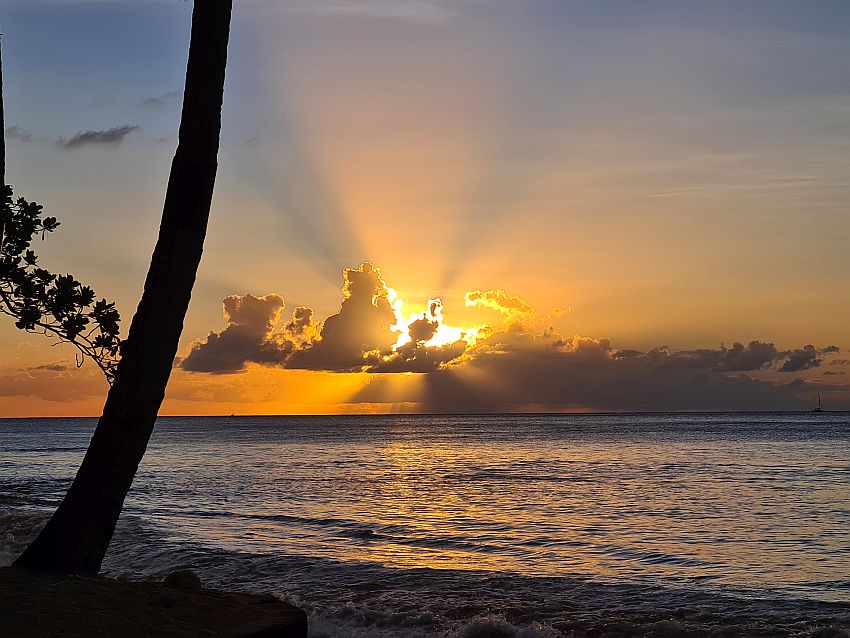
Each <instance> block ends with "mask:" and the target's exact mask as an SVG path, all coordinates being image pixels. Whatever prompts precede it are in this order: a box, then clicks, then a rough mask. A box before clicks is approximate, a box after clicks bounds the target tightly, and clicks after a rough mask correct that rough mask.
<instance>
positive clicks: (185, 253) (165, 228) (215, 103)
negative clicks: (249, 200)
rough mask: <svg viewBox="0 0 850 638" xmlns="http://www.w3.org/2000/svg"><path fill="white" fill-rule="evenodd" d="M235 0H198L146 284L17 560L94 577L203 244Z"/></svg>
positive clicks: (155, 402)
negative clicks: (117, 354)
mask: <svg viewBox="0 0 850 638" xmlns="http://www.w3.org/2000/svg"><path fill="white" fill-rule="evenodd" d="M232 4H233V3H232V0H196V2H195V7H194V11H193V15H192V41H191V45H190V47H189V63H188V67H187V71H186V87H185V93H184V98H183V115H182V119H181V122H180V139H179V143H178V146H177V152H176V154H175V156H174V161H173V163H172V165H171V175H170V177H169V180H168V191H167V193H166V196H165V206H164V209H163V214H162V222H161V225H160V229H159V238H158V240H157V243H156V248H155V249H154V253H153V258H152V259H151V265H150V269H149V270H148V276H147V280H146V281H145V290H144V293H143V295H142V299H141V301H140V302H139V307H138V308H137V310H136V314H135V316H134V317H133V322H132V325H131V326H130V332H129V336H128V338H127V340H126V342H125V344H124V346H123V348H122V356H121V362H120V364H119V367H118V373H117V377H116V379H115V383H114V384H113V385H112V388H111V389H110V391H109V395H108V396H107V399H106V405H105V406H104V408H103V416H101V417H100V420H99V421H98V424H97V429H96V430H95V433H94V436H93V437H92V440H91V443H90V444H89V448H88V451H87V452H86V455H85V458H84V459H83V463H82V465H81V466H80V469H79V471H78V472H77V476H76V478H75V479H74V482H73V484H72V485H71V488H70V490H69V491H68V493H67V495H66V496H65V498H64V500H63V501H62V503H61V504H60V505H59V508H58V509H57V510H56V512H55V513H54V514H53V517H52V518H51V519H50V521H49V522H48V523H47V525H46V526H45V528H44V529H43V530H42V531H41V533H40V534H39V535H38V537H37V538H36V539H35V540H34V541H33V542H32V544H30V546H29V547H27V549H26V550H25V551H24V553H23V554H22V555H21V557H20V558H18V560H17V561H16V562H15V565H16V566H20V567H25V568H29V569H37V570H41V571H50V572H65V573H73V574H80V575H84V576H92V575H96V574H97V573H98V571H100V565H101V562H102V561H103V557H104V555H105V554H106V549H107V547H108V546H109V541H110V539H111V538H112V534H113V532H114V531H115V524H116V523H117V521H118V516H119V515H120V513H121V508H122V506H123V504H124V498H125V496H126V495H127V492H128V491H129V489H130V485H131V484H132V482H133V476H134V475H135V473H136V469H137V468H138V465H139V462H140V461H141V460H142V456H143V455H144V453H145V448H146V447H147V443H148V439H149V438H150V435H151V432H152V431H153V427H154V422H155V421H156V415H157V412H158V410H159V407H160V405H161V404H162V400H163V398H164V396H165V386H166V384H167V383H168V377H169V375H170V374H171V366H172V363H173V361H174V356H175V355H176V353H177V345H178V341H179V339H180V333H181V332H182V330H183V319H184V317H185V315H186V309H187V308H188V305H189V298H190V296H191V293H192V286H193V284H194V283H195V275H196V273H197V269H198V263H199V262H200V259H201V252H202V250H203V243H204V235H205V234H206V228H207V219H208V217H209V211H210V203H211V201H212V193H213V184H214V183H215V174H216V168H217V155H218V145H219V133H220V130H221V104H222V95H223V91H224V71H225V65H226V62H227V42H228V37H229V32H230V15H231V8H232Z"/></svg>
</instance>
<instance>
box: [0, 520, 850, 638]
mask: <svg viewBox="0 0 850 638" xmlns="http://www.w3.org/2000/svg"><path fill="white" fill-rule="evenodd" d="M48 515H49V512H47V511H46V510H26V509H20V508H6V509H3V508H0V539H2V540H3V545H2V546H0V564H4V561H5V563H8V562H11V560H12V559H13V558H14V556H15V555H17V554H18V553H19V552H20V551H21V550H22V549H23V547H24V546H25V544H26V543H27V542H29V540H31V538H32V537H33V536H34V535H35V534H36V533H37V531H38V529H39V528H40V527H41V526H42V525H43V524H44V522H45V521H46V520H47V516H48ZM187 567H188V568H191V569H194V570H196V571H197V572H198V573H199V574H200V575H201V577H202V579H203V581H204V582H205V584H206V585H208V586H211V587H216V588H221V589H236V590H242V591H249V592H255V593H273V594H274V595H277V596H279V597H280V598H283V599H286V600H289V601H290V602H293V603H294V604H297V605H298V606H300V607H302V608H303V609H305V610H306V611H307V612H308V615H309V619H310V633H309V636H310V638H344V637H345V638H401V637H404V638H426V637H427V638H431V637H433V638H556V637H562V638H578V637H580V636H607V637H609V638H626V637H630V636H634V637H636V638H661V637H664V638H685V637H689V638H692V637H703V636H704V637H708V636H715V637H716V636H763V637H768V636H770V637H772V636H786V637H788V638H850V605H848V604H843V603H823V602H816V601H809V600H802V599H795V600H794V599H781V600H780V599H772V598H769V597H766V596H765V597H758V596H751V597H738V596H732V595H725V594H718V593H711V592H708V591H700V590H696V589H673V588H669V587H661V586H658V585H652V584H640V583H626V582H624V583H602V582H597V581H595V580H593V579H591V578H582V577H575V576H568V575H565V576H562V577H539V578H535V577H527V576H520V575H515V574H505V573H490V572H481V571H474V570H469V571H459V570H439V569H427V568H419V569H393V568H388V567H383V566H381V565H377V564H374V563H361V562H354V561H338V560H332V559H325V558H316V557H309V556H297V555H282V554H271V553H270V554H260V553H253V554H252V553H246V552H234V551H226V550H222V549H220V548H213V547H208V546H205V545H204V544H203V543H199V542H182V543H175V542H173V541H172V540H170V536H169V534H168V533H167V531H166V530H163V529H161V528H160V527H157V526H155V525H151V524H149V522H148V521H146V520H145V519H143V518H141V517H138V516H134V515H129V516H128V515H124V516H122V518H121V520H120V522H119V525H118V528H117V530H116V534H115V537H114V539H113V543H112V545H111V547H110V551H109V554H108V555H107V558H106V561H105V563H104V572H105V574H106V575H109V576H113V577H118V578H131V579H158V578H161V577H163V576H164V575H166V574H168V573H170V572H171V571H174V570H175V569H180V568H187ZM839 582H840V581H839ZM762 595H764V592H762Z"/></svg>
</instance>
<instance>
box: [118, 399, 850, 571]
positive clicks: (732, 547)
mask: <svg viewBox="0 0 850 638" xmlns="http://www.w3.org/2000/svg"><path fill="white" fill-rule="evenodd" d="M593 418H596V417H587V419H588V420H587V421H583V420H582V417H576V416H572V417H553V416H551V415H550V416H539V417H532V416H526V417H492V418H490V419H483V420H480V421H479V422H478V423H477V424H473V425H469V424H464V422H463V421H462V420H459V419H458V418H457V417H428V418H427V419H429V420H428V421H427V422H426V421H424V420H423V419H422V418H420V419H419V420H417V419H416V418H411V417H403V416H399V417H382V418H379V419H375V420H372V419H368V418H365V417H362V418H359V419H353V418H348V420H347V421H346V420H344V419H343V420H342V421H339V420H334V421H331V420H325V421H321V420H320V421H316V422H315V423H314V422H313V421H311V420H309V419H307V418H305V419H304V420H302V421H297V420H295V421H293V422H292V423H290V424H289V425H288V426H285V427H284V426H280V427H279V428H278V427H277V426H275V425H269V426H267V427H266V428H265V429H263V428H260V427H254V428H252V427H248V426H246V427H245V430H244V431H243V430H240V429H238V428H237V429H236V430H234V432H229V433H228V436H231V437H234V439H233V440H232V441H230V442H229V443H228V445H227V446H224V445H223V444H222V442H221V440H220V438H221V434H220V433H216V434H215V436H213V435H210V437H209V438H208V440H205V439H203V435H201V439H191V438H187V439H186V441H191V442H192V444H191V445H190V446H189V447H185V445H183V444H184V443H185V441H184V442H181V444H175V443H174V442H173V441H172V442H171V443H170V444H169V443H168V442H167V436H164V438H163V443H162V444H161V445H157V444H154V446H153V448H152V450H151V454H150V455H149V457H148V458H147V459H146V461H145V466H144V467H143V472H142V474H141V475H140V479H139V480H140V481H141V484H142V485H146V486H147V488H146V489H145V490H143V491H142V492H141V493H139V494H137V495H136V496H135V497H134V499H135V501H134V505H135V506H136V507H140V508H148V509H154V506H156V509H157V510H158V511H159V512H160V516H161V520H162V522H163V524H166V523H167V524H168V525H169V526H171V527H172V528H173V529H176V531H175V532H174V533H175V534H176V535H177V536H180V535H181V534H184V535H188V536H189V537H191V538H193V539H195V540H201V541H202V542H204V543H205V544H210V545H214V546H224V547H227V548H229V549H234V550H238V551H256V552H259V553H269V552H281V553H283V554H298V555H304V556H314V557H323V558H331V559H334V560H342V561H365V562H374V563H380V564H382V565H385V566H389V567H404V568H441V569H474V570H490V571H495V572H517V573H522V574H529V575H537V576H559V575H586V576H592V577H596V578H604V579H623V578H626V579H635V578H637V579H643V578H650V579H658V578H662V579H667V580H671V579H672V580H674V581H675V580H682V579H685V580H694V579H696V580H700V579H703V580H708V581H710V582H715V583H721V584H734V585H736V586H750V585H751V586H766V585H770V586H778V585H783V584H785V585H788V586H792V587H794V586H798V585H799V584H800V583H818V582H828V581H831V580H834V579H835V578H836V576H835V574H836V573H841V572H842V570H843V573H850V552H846V551H845V550H847V549H848V548H850V526H848V524H847V523H848V519H847V517H848V515H850V512H848V510H847V507H846V495H847V493H848V492H847V490H848V487H849V486H850V479H848V474H847V472H848V466H847V463H846V458H848V453H850V449H848V448H850V445H848V438H847V437H846V436H845V438H841V437H839V438H837V439H835V440H833V441H831V442H830V444H829V445H824V444H823V443H822V442H821V441H818V440H816V439H809V440H806V439H805V438H799V437H798V439H797V440H782V438H781V437H779V438H778V439H777V438H776V437H774V436H773V435H772V434H771V435H767V434H765V433H764V432H762V433H761V434H759V435H758V436H751V435H749V434H746V433H745V432H741V434H740V435H738V434H735V435H732V434H731V433H730V432H734V431H726V432H721V433H720V434H717V433H716V432H715V433H713V434H712V433H709V434H706V435H702V434H699V433H697V434H689V433H688V432H686V431H683V430H676V429H675V428H674V429H670V430H665V429H663V428H661V429H656V430H653V429H650V430H647V431H641V430H640V428H638V426H634V425H629V426H628V428H632V429H631V430H629V429H628V428H626V429H622V430H616V431H614V430H612V431H603V432H601V433H600V431H599V430H598V429H597V428H596V427H595V426H593V425H592V423H593V421H592V420H590V419H593ZM610 418H612V419H627V418H630V417H610ZM701 418H709V417H701ZM499 419H502V420H505V421H506V422H505V423H501V422H500V421H499ZM553 419H561V420H563V421H564V422H565V423H567V424H568V425H567V426H564V427H563V428H562V429H557V428H555V429H552V428H550V427H549V426H548V425H547V423H548V422H550V421H552V420H553ZM523 420H524V421H523ZM588 423H589V424H591V425H588ZM317 424H318V425H317ZM569 424H571V425H569ZM677 427H678V426H677ZM687 427H697V426H694V425H688V426H687ZM729 427H733V426H729ZM742 427H743V426H742ZM842 427H843V426H842ZM270 433H272V434H270ZM216 437H218V438H216ZM269 439H271V440H269ZM199 482H201V483H202V487H201V488H199V487H198V485H199ZM181 485H185V486H187V487H186V489H185V491H182V492H181V491H179V490H177V487H179V486H181ZM175 490H177V492H176V493H175ZM199 490H200V492H199ZM196 492H197V494H196ZM160 493H170V494H171V497H170V498H169V499H168V502H167V503H163V502H162V498H163V497H162V496H160V495H159V494H160ZM200 494H203V497H202V498H201V496H200ZM199 512H200V513H203V516H201V515H199ZM175 521H176V524H175Z"/></svg>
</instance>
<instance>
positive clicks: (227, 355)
mask: <svg viewBox="0 0 850 638" xmlns="http://www.w3.org/2000/svg"><path fill="white" fill-rule="evenodd" d="M222 307H223V311H224V318H225V320H227V327H226V328H225V329H224V330H222V331H221V332H216V331H215V330H212V331H210V333H209V335H208V336H207V338H206V339H205V340H204V341H201V342H197V343H195V344H193V346H192V348H191V350H190V351H189V355H188V356H187V357H186V358H185V359H183V360H182V361H181V362H180V367H182V368H183V369H184V370H189V371H192V372H213V373H225V372H238V371H240V370H244V369H245V365H246V364H247V363H248V362H254V363H264V364H276V363H279V362H281V361H282V360H283V359H284V358H285V356H286V352H285V349H286V348H287V347H288V342H286V341H283V342H281V341H277V340H275V339H272V338H271V337H272V332H273V331H274V328H275V326H277V324H278V322H279V320H280V315H281V313H282V312H283V308H284V302H283V297H281V296H280V295H276V294H270V295H264V296H263V297H255V296H254V295H251V294H246V295H231V296H230V297H227V298H226V299H225V300H224V301H223V302H222Z"/></svg>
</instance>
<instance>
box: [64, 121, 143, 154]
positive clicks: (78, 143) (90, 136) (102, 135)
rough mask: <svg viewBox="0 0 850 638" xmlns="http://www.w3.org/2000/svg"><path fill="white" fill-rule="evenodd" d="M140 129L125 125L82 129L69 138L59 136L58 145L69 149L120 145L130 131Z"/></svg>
mask: <svg viewBox="0 0 850 638" xmlns="http://www.w3.org/2000/svg"><path fill="white" fill-rule="evenodd" d="M138 130H139V127H138V126H130V125H125V126H116V127H114V128H110V129H105V130H90V131H82V132H80V133H77V134H76V135H74V136H72V137H69V138H64V137H60V138H58V139H57V140H56V145H57V146H58V147H59V148H63V149H65V150H69V151H70V150H75V149H78V148H83V147H84V146H118V145H119V144H121V142H123V141H124V138H126V137H127V136H128V135H129V134H130V133H132V132H133V131H138Z"/></svg>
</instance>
